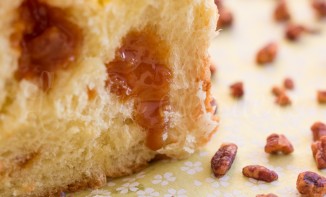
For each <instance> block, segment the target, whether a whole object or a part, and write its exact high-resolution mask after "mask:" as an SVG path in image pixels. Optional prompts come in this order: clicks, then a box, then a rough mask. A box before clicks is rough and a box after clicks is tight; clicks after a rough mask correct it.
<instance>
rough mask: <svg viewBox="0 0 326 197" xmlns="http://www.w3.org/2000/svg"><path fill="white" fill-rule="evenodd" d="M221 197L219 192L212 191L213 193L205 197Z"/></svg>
mask: <svg viewBox="0 0 326 197" xmlns="http://www.w3.org/2000/svg"><path fill="white" fill-rule="evenodd" d="M219 196H221V192H220V191H219V190H214V191H213V193H210V194H208V195H207V197H219Z"/></svg>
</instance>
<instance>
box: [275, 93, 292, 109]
mask: <svg viewBox="0 0 326 197" xmlns="http://www.w3.org/2000/svg"><path fill="white" fill-rule="evenodd" d="M275 103H276V104H278V105H279V106H282V107H285V106H288V105H291V104H292V101H291V99H290V97H288V96H287V95H286V94H285V93H284V92H283V93H281V94H280V95H279V96H277V97H276V100H275Z"/></svg>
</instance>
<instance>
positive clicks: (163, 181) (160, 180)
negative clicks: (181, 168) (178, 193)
mask: <svg viewBox="0 0 326 197" xmlns="http://www.w3.org/2000/svg"><path fill="white" fill-rule="evenodd" d="M175 180H176V177H175V176H173V173H171V172H167V173H164V174H163V176H162V175H160V174H158V175H155V176H154V180H153V181H152V183H153V184H155V185H156V184H160V185H162V186H165V185H168V184H169V182H174V181H175Z"/></svg>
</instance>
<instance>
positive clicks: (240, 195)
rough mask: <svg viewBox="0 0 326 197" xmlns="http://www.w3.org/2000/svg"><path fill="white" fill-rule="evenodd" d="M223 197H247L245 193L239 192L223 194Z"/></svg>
mask: <svg viewBox="0 0 326 197" xmlns="http://www.w3.org/2000/svg"><path fill="white" fill-rule="evenodd" d="M223 197H246V195H244V194H243V192H241V191H239V190H233V191H231V192H226V193H224V194H223Z"/></svg>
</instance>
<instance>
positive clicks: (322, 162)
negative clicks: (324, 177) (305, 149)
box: [311, 136, 326, 169]
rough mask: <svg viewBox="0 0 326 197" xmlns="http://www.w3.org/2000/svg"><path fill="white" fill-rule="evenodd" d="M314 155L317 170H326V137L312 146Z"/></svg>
mask: <svg viewBox="0 0 326 197" xmlns="http://www.w3.org/2000/svg"><path fill="white" fill-rule="evenodd" d="M311 150H312V154H313V156H314V158H315V161H316V164H317V168H318V169H324V168H326V136H323V137H321V138H320V140H319V141H316V142H313V143H312V144H311Z"/></svg>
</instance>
